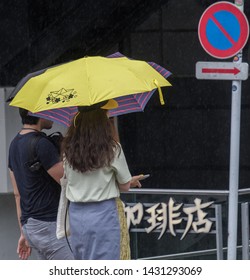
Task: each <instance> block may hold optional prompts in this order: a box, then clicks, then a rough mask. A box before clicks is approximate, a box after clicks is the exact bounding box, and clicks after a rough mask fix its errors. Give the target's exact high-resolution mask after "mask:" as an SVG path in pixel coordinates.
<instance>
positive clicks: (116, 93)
mask: <svg viewBox="0 0 250 280" xmlns="http://www.w3.org/2000/svg"><path fill="white" fill-rule="evenodd" d="M164 86H170V83H169V82H168V81H167V80H166V79H165V78H164V77H163V76H162V75H161V74H159V72H157V71H156V70H155V69H154V68H153V67H151V66H150V65H149V64H148V63H147V62H145V61H141V60H132V59H128V58H126V57H117V58H106V57H100V56H97V57H84V58H80V59H77V60H74V61H72V62H68V63H65V64H61V65H59V66H55V67H51V68H48V69H46V70H45V71H44V73H42V74H40V75H36V76H35V77H32V78H30V79H29V80H27V81H26V82H25V83H24V84H23V85H22V86H21V84H19V87H21V88H20V90H19V91H18V92H17V94H16V96H15V97H14V99H13V100H12V101H11V103H10V105H11V106H16V107H21V108H24V109H27V110H28V111H30V112H33V113H34V112H40V111H44V110H48V109H57V108H63V107H70V106H90V105H93V104H95V103H99V102H102V101H105V100H109V99H114V98H116V97H120V96H127V95H130V94H133V93H134V94H137V93H141V92H148V91H151V90H153V89H156V88H158V89H160V88H161V87H164ZM61 89H65V90H66V91H67V90H74V92H75V93H76V95H77V96H75V97H74V98H71V99H68V100H67V102H59V100H56V101H58V102H56V103H53V104H51V103H50V104H46V101H47V98H50V96H49V95H50V93H51V92H57V91H59V92H60V90H61Z"/></svg>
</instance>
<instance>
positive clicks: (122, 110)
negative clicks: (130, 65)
mask: <svg viewBox="0 0 250 280" xmlns="http://www.w3.org/2000/svg"><path fill="white" fill-rule="evenodd" d="M108 57H110V58H114V57H124V55H123V54H121V53H119V52H116V53H114V54H111V55H109V56H108ZM148 64H150V65H151V66H152V67H153V68H154V69H155V70H156V71H158V72H159V73H160V74H161V75H162V76H163V77H164V78H167V77H169V76H170V75H171V72H169V71H168V70H166V69H165V68H163V67H162V66H160V65H158V64H156V63H154V62H148ZM155 91H156V89H153V90H151V91H148V92H143V93H137V94H131V95H127V96H122V97H118V98H115V100H116V101H117V102H118V107H117V108H115V109H112V110H109V116H110V117H116V116H120V115H124V114H128V113H133V112H143V111H144V108H145V106H146V105H147V103H148V101H149V99H150V98H151V96H152V95H153V94H154V92H155ZM77 111H78V110H77V107H67V108H62V109H51V110H47V111H42V112H38V113H34V114H32V113H29V115H31V116H36V117H40V118H44V119H49V120H52V121H55V122H57V123H59V124H62V125H65V126H70V124H71V122H72V119H73V117H74V115H75V114H76V113H77Z"/></svg>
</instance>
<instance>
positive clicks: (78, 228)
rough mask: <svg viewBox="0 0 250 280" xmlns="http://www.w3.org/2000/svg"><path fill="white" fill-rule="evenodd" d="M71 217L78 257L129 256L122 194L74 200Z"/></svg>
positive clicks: (71, 228) (71, 206) (109, 258)
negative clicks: (107, 198) (105, 198)
mask: <svg viewBox="0 0 250 280" xmlns="http://www.w3.org/2000/svg"><path fill="white" fill-rule="evenodd" d="M69 220H70V232H71V244H72V249H73V253H74V257H75V259H78V260H119V259H130V246H129V235H128V230H127V225H126V219H125V214H124V209H123V205H122V202H121V200H120V199H119V198H115V199H110V200H105V201H101V202H90V203H79V202H71V203H70V207H69Z"/></svg>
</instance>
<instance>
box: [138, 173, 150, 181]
mask: <svg viewBox="0 0 250 280" xmlns="http://www.w3.org/2000/svg"><path fill="white" fill-rule="evenodd" d="M149 176H150V174H145V175H143V177H142V178H141V179H139V180H140V181H141V180H145V179H147V178H148V177H149Z"/></svg>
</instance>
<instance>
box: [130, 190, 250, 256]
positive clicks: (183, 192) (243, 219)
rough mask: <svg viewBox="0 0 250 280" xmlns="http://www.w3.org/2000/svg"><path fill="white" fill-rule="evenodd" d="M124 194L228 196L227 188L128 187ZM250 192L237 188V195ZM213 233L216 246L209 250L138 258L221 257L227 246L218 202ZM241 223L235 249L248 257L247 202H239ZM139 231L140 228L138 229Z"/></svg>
mask: <svg viewBox="0 0 250 280" xmlns="http://www.w3.org/2000/svg"><path fill="white" fill-rule="evenodd" d="M126 194H135V195H136V194H140V195H141V194H145V195H147V194H150V195H152V194H154V195H185V196H194V195H195V196H215V197H221V196H224V197H228V196H229V191H228V190H201V189H152V188H148V189H143V188H141V189H136V188H133V189H130V191H129V192H128V193H126ZM247 194H250V188H244V189H239V190H238V195H239V196H241V195H247ZM214 207H215V224H216V226H215V228H216V230H215V234H216V248H215V249H209V250H199V251H193V252H185V253H179V254H170V255H162V256H152V257H149V258H140V259H177V258H181V257H182V258H183V257H192V256H204V255H208V254H211V253H215V252H216V255H217V259H218V260H222V259H223V252H224V251H226V250H227V248H223V235H222V207H221V205H220V204H216V205H215V206H214ZM241 224H242V229H241V230H242V246H237V250H238V249H241V250H242V259H244V260H248V259H249V202H244V203H241ZM138 232H140V230H138Z"/></svg>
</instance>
